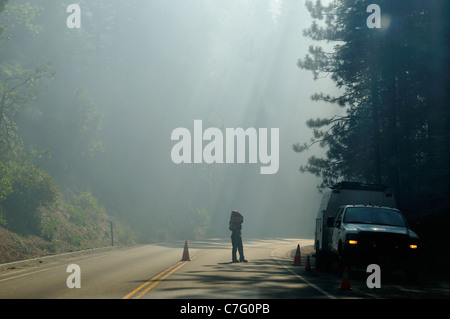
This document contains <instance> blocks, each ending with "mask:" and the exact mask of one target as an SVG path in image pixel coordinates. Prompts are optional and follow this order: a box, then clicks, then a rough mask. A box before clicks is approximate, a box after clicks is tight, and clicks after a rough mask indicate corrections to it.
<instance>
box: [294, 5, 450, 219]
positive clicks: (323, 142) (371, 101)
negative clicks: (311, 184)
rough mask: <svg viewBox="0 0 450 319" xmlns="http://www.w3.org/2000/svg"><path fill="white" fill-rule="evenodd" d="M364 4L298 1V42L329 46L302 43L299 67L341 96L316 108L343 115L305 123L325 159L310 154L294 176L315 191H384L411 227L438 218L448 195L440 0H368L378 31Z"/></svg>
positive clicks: (445, 37) (445, 56)
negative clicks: (359, 187) (352, 186)
mask: <svg viewBox="0 0 450 319" xmlns="http://www.w3.org/2000/svg"><path fill="white" fill-rule="evenodd" d="M370 4H371V2H370V1H345V0H341V1H332V2H331V3H330V4H329V5H322V3H321V2H320V1H317V2H313V1H307V4H306V5H307V7H308V10H309V12H310V13H311V15H312V16H313V17H314V18H315V21H314V23H313V24H312V25H311V27H310V28H308V29H306V30H304V35H305V36H306V37H310V38H311V39H314V40H315V41H326V42H330V43H332V44H333V50H331V51H329V52H328V51H326V50H324V49H323V48H322V47H320V46H310V48H309V52H308V54H307V55H306V56H305V57H304V58H302V59H299V60H298V66H299V67H300V68H302V69H306V70H309V71H311V72H312V74H313V77H314V79H315V80H317V81H320V79H319V78H321V77H331V78H332V80H333V82H334V83H335V85H336V86H337V87H338V88H340V89H341V92H340V94H338V95H336V96H333V95H330V94H327V92H319V93H316V94H314V95H313V96H312V99H313V100H315V101H319V100H320V101H325V102H327V103H331V104H336V105H339V107H341V108H342V109H343V110H344V112H342V114H340V115H334V116H331V117H326V118H315V119H310V120H308V121H307V126H308V127H309V128H310V129H312V130H313V132H314V137H313V139H312V140H311V141H310V142H306V143H303V144H300V143H297V144H295V145H294V150H295V151H296V152H303V151H306V150H308V149H309V148H311V147H312V146H313V145H315V144H318V145H319V146H320V147H324V148H326V149H327V151H326V156H325V157H323V158H319V157H316V156H311V157H310V158H309V159H308V161H307V163H306V164H304V165H301V167H300V170H301V171H302V172H309V173H313V174H318V175H319V176H320V177H321V178H322V185H321V186H329V185H332V184H333V183H335V182H337V181H339V180H342V179H345V180H350V181H360V182H365V183H375V184H384V185H387V186H389V187H390V190H391V191H392V192H393V193H395V194H396V197H397V201H398V205H399V207H401V208H402V209H403V210H404V211H405V213H406V214H407V215H408V218H409V219H410V220H411V221H415V220H418V219H423V218H424V217H427V216H432V215H436V214H437V215H443V214H447V212H446V211H447V207H448V205H449V203H450V202H449V196H448V194H450V189H449V184H450V175H449V173H450V165H449V164H450V134H449V133H450V121H449V120H450V119H449V114H450V108H449V90H448V88H449V87H450V82H449V74H448V72H447V71H446V70H449V66H450V65H449V57H450V55H449V39H450V33H449V32H450V26H449V23H448V19H446V16H447V15H448V13H449V12H450V11H449V10H450V4H449V3H448V1H414V0H411V1H402V2H399V1H377V4H378V6H379V7H380V9H381V21H380V28H368V27H367V26H366V25H365V24H366V18H367V17H368V16H369V13H366V10H365V8H367V7H368V6H369V5H370Z"/></svg>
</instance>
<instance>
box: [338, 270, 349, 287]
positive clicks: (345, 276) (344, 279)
mask: <svg viewBox="0 0 450 319" xmlns="http://www.w3.org/2000/svg"><path fill="white" fill-rule="evenodd" d="M339 289H342V290H352V288H351V287H350V279H349V275H348V267H347V266H345V269H344V274H343V275H342V281H341V286H340V287H339Z"/></svg>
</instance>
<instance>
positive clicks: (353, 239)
mask: <svg viewBox="0 0 450 319" xmlns="http://www.w3.org/2000/svg"><path fill="white" fill-rule="evenodd" d="M346 241H347V244H349V245H358V236H357V235H356V234H348V235H347V238H346Z"/></svg>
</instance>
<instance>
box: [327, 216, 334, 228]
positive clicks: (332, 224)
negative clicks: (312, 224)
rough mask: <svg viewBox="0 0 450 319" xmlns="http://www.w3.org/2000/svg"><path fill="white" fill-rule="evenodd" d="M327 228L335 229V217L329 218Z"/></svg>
mask: <svg viewBox="0 0 450 319" xmlns="http://www.w3.org/2000/svg"><path fill="white" fill-rule="evenodd" d="M327 226H328V227H334V217H332V216H330V217H328V218H327Z"/></svg>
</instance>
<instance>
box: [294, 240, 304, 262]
mask: <svg viewBox="0 0 450 319" xmlns="http://www.w3.org/2000/svg"><path fill="white" fill-rule="evenodd" d="M293 265H294V266H301V265H302V259H301V257H300V244H298V245H297V251H296V252H295V257H294V262H293Z"/></svg>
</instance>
